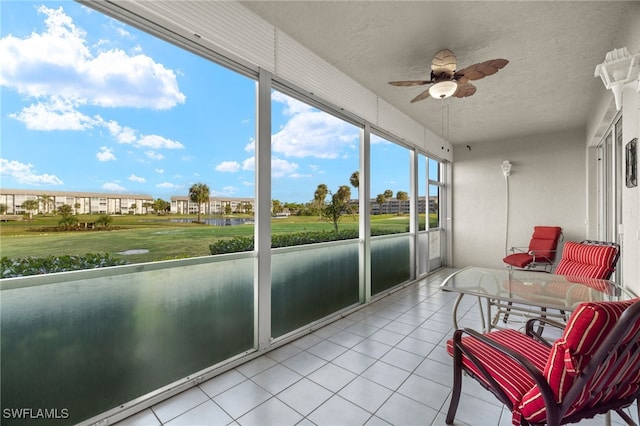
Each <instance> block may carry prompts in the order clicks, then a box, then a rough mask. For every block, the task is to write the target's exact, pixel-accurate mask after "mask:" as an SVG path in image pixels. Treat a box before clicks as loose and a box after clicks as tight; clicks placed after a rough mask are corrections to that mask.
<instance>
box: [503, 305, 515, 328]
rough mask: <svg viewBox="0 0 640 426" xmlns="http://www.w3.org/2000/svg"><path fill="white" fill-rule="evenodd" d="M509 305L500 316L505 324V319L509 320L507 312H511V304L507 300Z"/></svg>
mask: <svg viewBox="0 0 640 426" xmlns="http://www.w3.org/2000/svg"><path fill="white" fill-rule="evenodd" d="M508 305H509V307H508V308H507V311H506V312H505V313H504V316H503V317H502V322H504V323H505V324H506V323H507V321H509V314H510V313H511V306H512V305H513V303H512V302H508Z"/></svg>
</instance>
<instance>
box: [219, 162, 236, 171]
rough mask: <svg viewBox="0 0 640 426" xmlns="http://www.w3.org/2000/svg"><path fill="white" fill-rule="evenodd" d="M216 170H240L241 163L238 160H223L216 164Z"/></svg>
mask: <svg viewBox="0 0 640 426" xmlns="http://www.w3.org/2000/svg"><path fill="white" fill-rule="evenodd" d="M216 170H217V171H219V172H228V173H234V172H237V171H238V170H240V163H238V162H237V161H223V162H222V163H220V164H218V165H217V166H216Z"/></svg>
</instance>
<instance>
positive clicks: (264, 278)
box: [253, 70, 271, 350]
mask: <svg viewBox="0 0 640 426" xmlns="http://www.w3.org/2000/svg"><path fill="white" fill-rule="evenodd" d="M256 96H257V102H256V104H257V111H256V150H255V152H256V160H255V163H256V171H255V179H256V181H255V182H256V194H255V197H256V201H255V204H256V211H255V224H256V226H255V228H254V237H255V248H254V250H255V251H256V252H257V254H258V255H257V257H256V261H255V263H254V275H253V276H254V282H255V288H256V291H255V299H254V300H255V304H254V309H255V316H254V318H255V319H256V327H255V342H256V345H257V348H258V350H264V349H267V348H268V347H269V346H270V343H271V73H269V72H268V71H265V70H260V73H259V78H258V85H257V87H256Z"/></svg>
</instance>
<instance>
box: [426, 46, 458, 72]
mask: <svg viewBox="0 0 640 426" xmlns="http://www.w3.org/2000/svg"><path fill="white" fill-rule="evenodd" d="M456 62H457V61H456V55H454V54H453V52H452V51H450V50H449V49H443V50H441V51H439V52H438V53H436V54H435V55H434V56H433V60H432V61H431V71H432V72H433V74H434V75H436V76H442V75H447V76H449V77H451V76H452V75H453V73H454V71H455V70H456V67H457V66H458V65H457V63H456Z"/></svg>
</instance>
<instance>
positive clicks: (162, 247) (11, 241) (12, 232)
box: [0, 215, 424, 263]
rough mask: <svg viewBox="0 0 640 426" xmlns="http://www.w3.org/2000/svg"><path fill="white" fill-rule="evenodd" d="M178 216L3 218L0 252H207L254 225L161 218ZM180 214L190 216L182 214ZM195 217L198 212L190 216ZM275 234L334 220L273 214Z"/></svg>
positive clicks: (348, 219)
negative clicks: (79, 225)
mask: <svg viewBox="0 0 640 426" xmlns="http://www.w3.org/2000/svg"><path fill="white" fill-rule="evenodd" d="M177 217H178V216H173V215H172V216H168V217H166V218H165V217H159V216H153V215H147V216H132V215H123V216H113V219H114V220H113V222H112V223H111V227H112V228H114V229H113V230H110V231H83V232H55V231H51V230H46V229H45V228H47V227H55V226H56V225H57V223H58V220H60V218H59V217H56V216H49V217H42V216H39V217H38V216H36V217H34V220H32V221H16V222H3V223H1V224H0V256H2V257H9V258H13V259H16V258H22V257H27V256H35V257H44V256H49V255H56V256H59V255H65V254H68V255H83V254H86V253H109V254H111V255H116V256H118V257H121V258H122V259H124V260H125V261H127V262H128V263H140V262H152V261H158V260H167V259H178V258H185V257H195V256H206V255H209V244H211V243H213V242H214V241H216V240H218V239H220V238H230V237H233V236H252V235H253V225H249V224H247V225H236V226H211V225H201V224H194V223H171V222H168V221H162V219H167V220H168V219H169V218H177ZM180 217H182V218H184V217H187V216H180ZM96 218H97V216H89V215H81V216H79V220H80V222H93V221H95V219H96ZM189 218H190V219H193V220H196V217H195V216H193V217H189ZM421 220H424V217H421ZM271 224H272V233H273V234H284V233H295V232H304V231H323V230H324V231H327V232H329V231H332V230H333V224H332V223H329V222H325V221H321V220H319V219H318V218H317V217H305V216H292V217H288V218H273V219H272V220H271ZM339 226H340V229H357V228H358V218H357V216H356V217H353V216H344V217H343V218H342V220H341V221H340V224H339ZM371 226H372V227H374V228H384V229H393V230H396V231H399V232H404V231H406V229H407V227H408V226H409V217H408V216H395V215H379V216H373V217H372V218H371ZM128 250H148V253H143V254H132V255H126V256H125V255H118V253H119V252H125V251H128Z"/></svg>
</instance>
